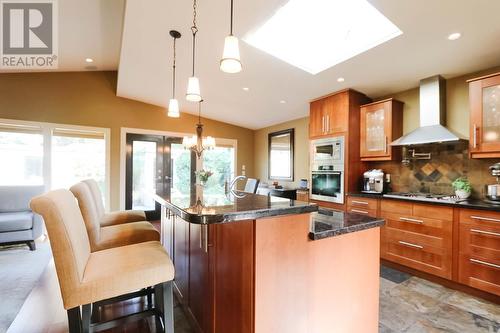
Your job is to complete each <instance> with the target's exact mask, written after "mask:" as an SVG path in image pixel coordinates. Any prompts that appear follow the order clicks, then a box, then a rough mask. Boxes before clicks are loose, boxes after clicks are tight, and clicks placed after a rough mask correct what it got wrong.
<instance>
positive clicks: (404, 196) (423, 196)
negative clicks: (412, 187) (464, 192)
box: [384, 192, 465, 203]
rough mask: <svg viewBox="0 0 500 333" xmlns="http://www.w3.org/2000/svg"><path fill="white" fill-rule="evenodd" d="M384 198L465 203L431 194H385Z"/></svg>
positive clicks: (444, 195)
mask: <svg viewBox="0 0 500 333" xmlns="http://www.w3.org/2000/svg"><path fill="white" fill-rule="evenodd" d="M384 197H387V198H396V199H412V200H418V201H431V202H448V203H457V202H460V201H465V199H459V198H458V197H457V196H455V195H447V194H431V193H420V192H389V193H387V194H384Z"/></svg>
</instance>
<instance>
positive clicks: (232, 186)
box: [229, 176, 247, 191]
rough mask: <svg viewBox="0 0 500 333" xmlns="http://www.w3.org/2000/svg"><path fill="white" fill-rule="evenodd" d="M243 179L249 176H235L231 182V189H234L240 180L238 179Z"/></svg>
mask: <svg viewBox="0 0 500 333" xmlns="http://www.w3.org/2000/svg"><path fill="white" fill-rule="evenodd" d="M243 179H247V177H246V176H237V177H235V178H234V179H233V180H232V181H231V184H230V185H229V190H231V191H234V186H235V185H236V183H237V182H238V180H243Z"/></svg>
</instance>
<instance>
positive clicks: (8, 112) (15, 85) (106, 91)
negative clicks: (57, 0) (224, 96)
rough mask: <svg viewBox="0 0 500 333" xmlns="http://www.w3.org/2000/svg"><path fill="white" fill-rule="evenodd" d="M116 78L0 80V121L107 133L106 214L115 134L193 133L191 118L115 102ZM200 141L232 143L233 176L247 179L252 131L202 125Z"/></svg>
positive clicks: (24, 76) (18, 76)
mask: <svg viewBox="0 0 500 333" xmlns="http://www.w3.org/2000/svg"><path fill="white" fill-rule="evenodd" d="M116 76H117V73H116V72H75V73H14V74H0V118H9V119H20V120H30V121H43V122H52V123H62V124H73V125H83V126H96V127H106V128H110V129H111V208H112V209H118V207H119V183H120V179H119V177H120V175H119V172H120V128H121V127H132V128H142V129H150V130H158V131H172V132H185V133H194V129H195V124H196V122H197V117H195V116H192V115H189V114H185V113H183V114H181V117H180V118H179V119H172V118H167V117H166V115H165V109H163V108H160V107H157V106H153V105H149V104H145V103H141V102H137V101H133V100H129V99H125V98H120V97H117V96H116V92H115V89H116ZM203 123H204V125H205V127H204V129H205V132H204V133H205V135H211V136H214V137H217V138H228V139H236V140H237V141H238V155H237V174H240V173H241V167H242V165H245V166H246V173H247V175H250V176H251V175H253V174H254V172H253V166H254V163H253V157H252V152H253V149H254V143H253V139H254V136H253V134H254V133H253V131H252V130H249V129H246V128H242V127H238V126H233V125H229V124H226V123H222V122H218V121H214V120H208V119H203Z"/></svg>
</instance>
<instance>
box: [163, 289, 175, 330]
mask: <svg viewBox="0 0 500 333" xmlns="http://www.w3.org/2000/svg"><path fill="white" fill-rule="evenodd" d="M172 283H173V282H172V281H168V282H164V283H163V285H162V289H163V290H162V291H163V295H162V296H163V297H162V298H163V302H162V303H163V304H162V312H163V318H162V319H163V324H164V325H165V333H174V294H173V288H172Z"/></svg>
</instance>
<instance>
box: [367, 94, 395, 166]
mask: <svg viewBox="0 0 500 333" xmlns="http://www.w3.org/2000/svg"><path fill="white" fill-rule="evenodd" d="M402 135H403V103H402V102H400V101H397V100H394V99H392V98H391V99H386V100H383V101H379V102H375V103H370V104H365V105H362V106H361V115H360V157H361V160H362V161H390V160H393V159H397V158H399V157H400V154H398V153H400V151H401V148H400V147H391V146H390V143H391V142H392V141H394V140H396V139H398V138H399V137H401V136H402Z"/></svg>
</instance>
